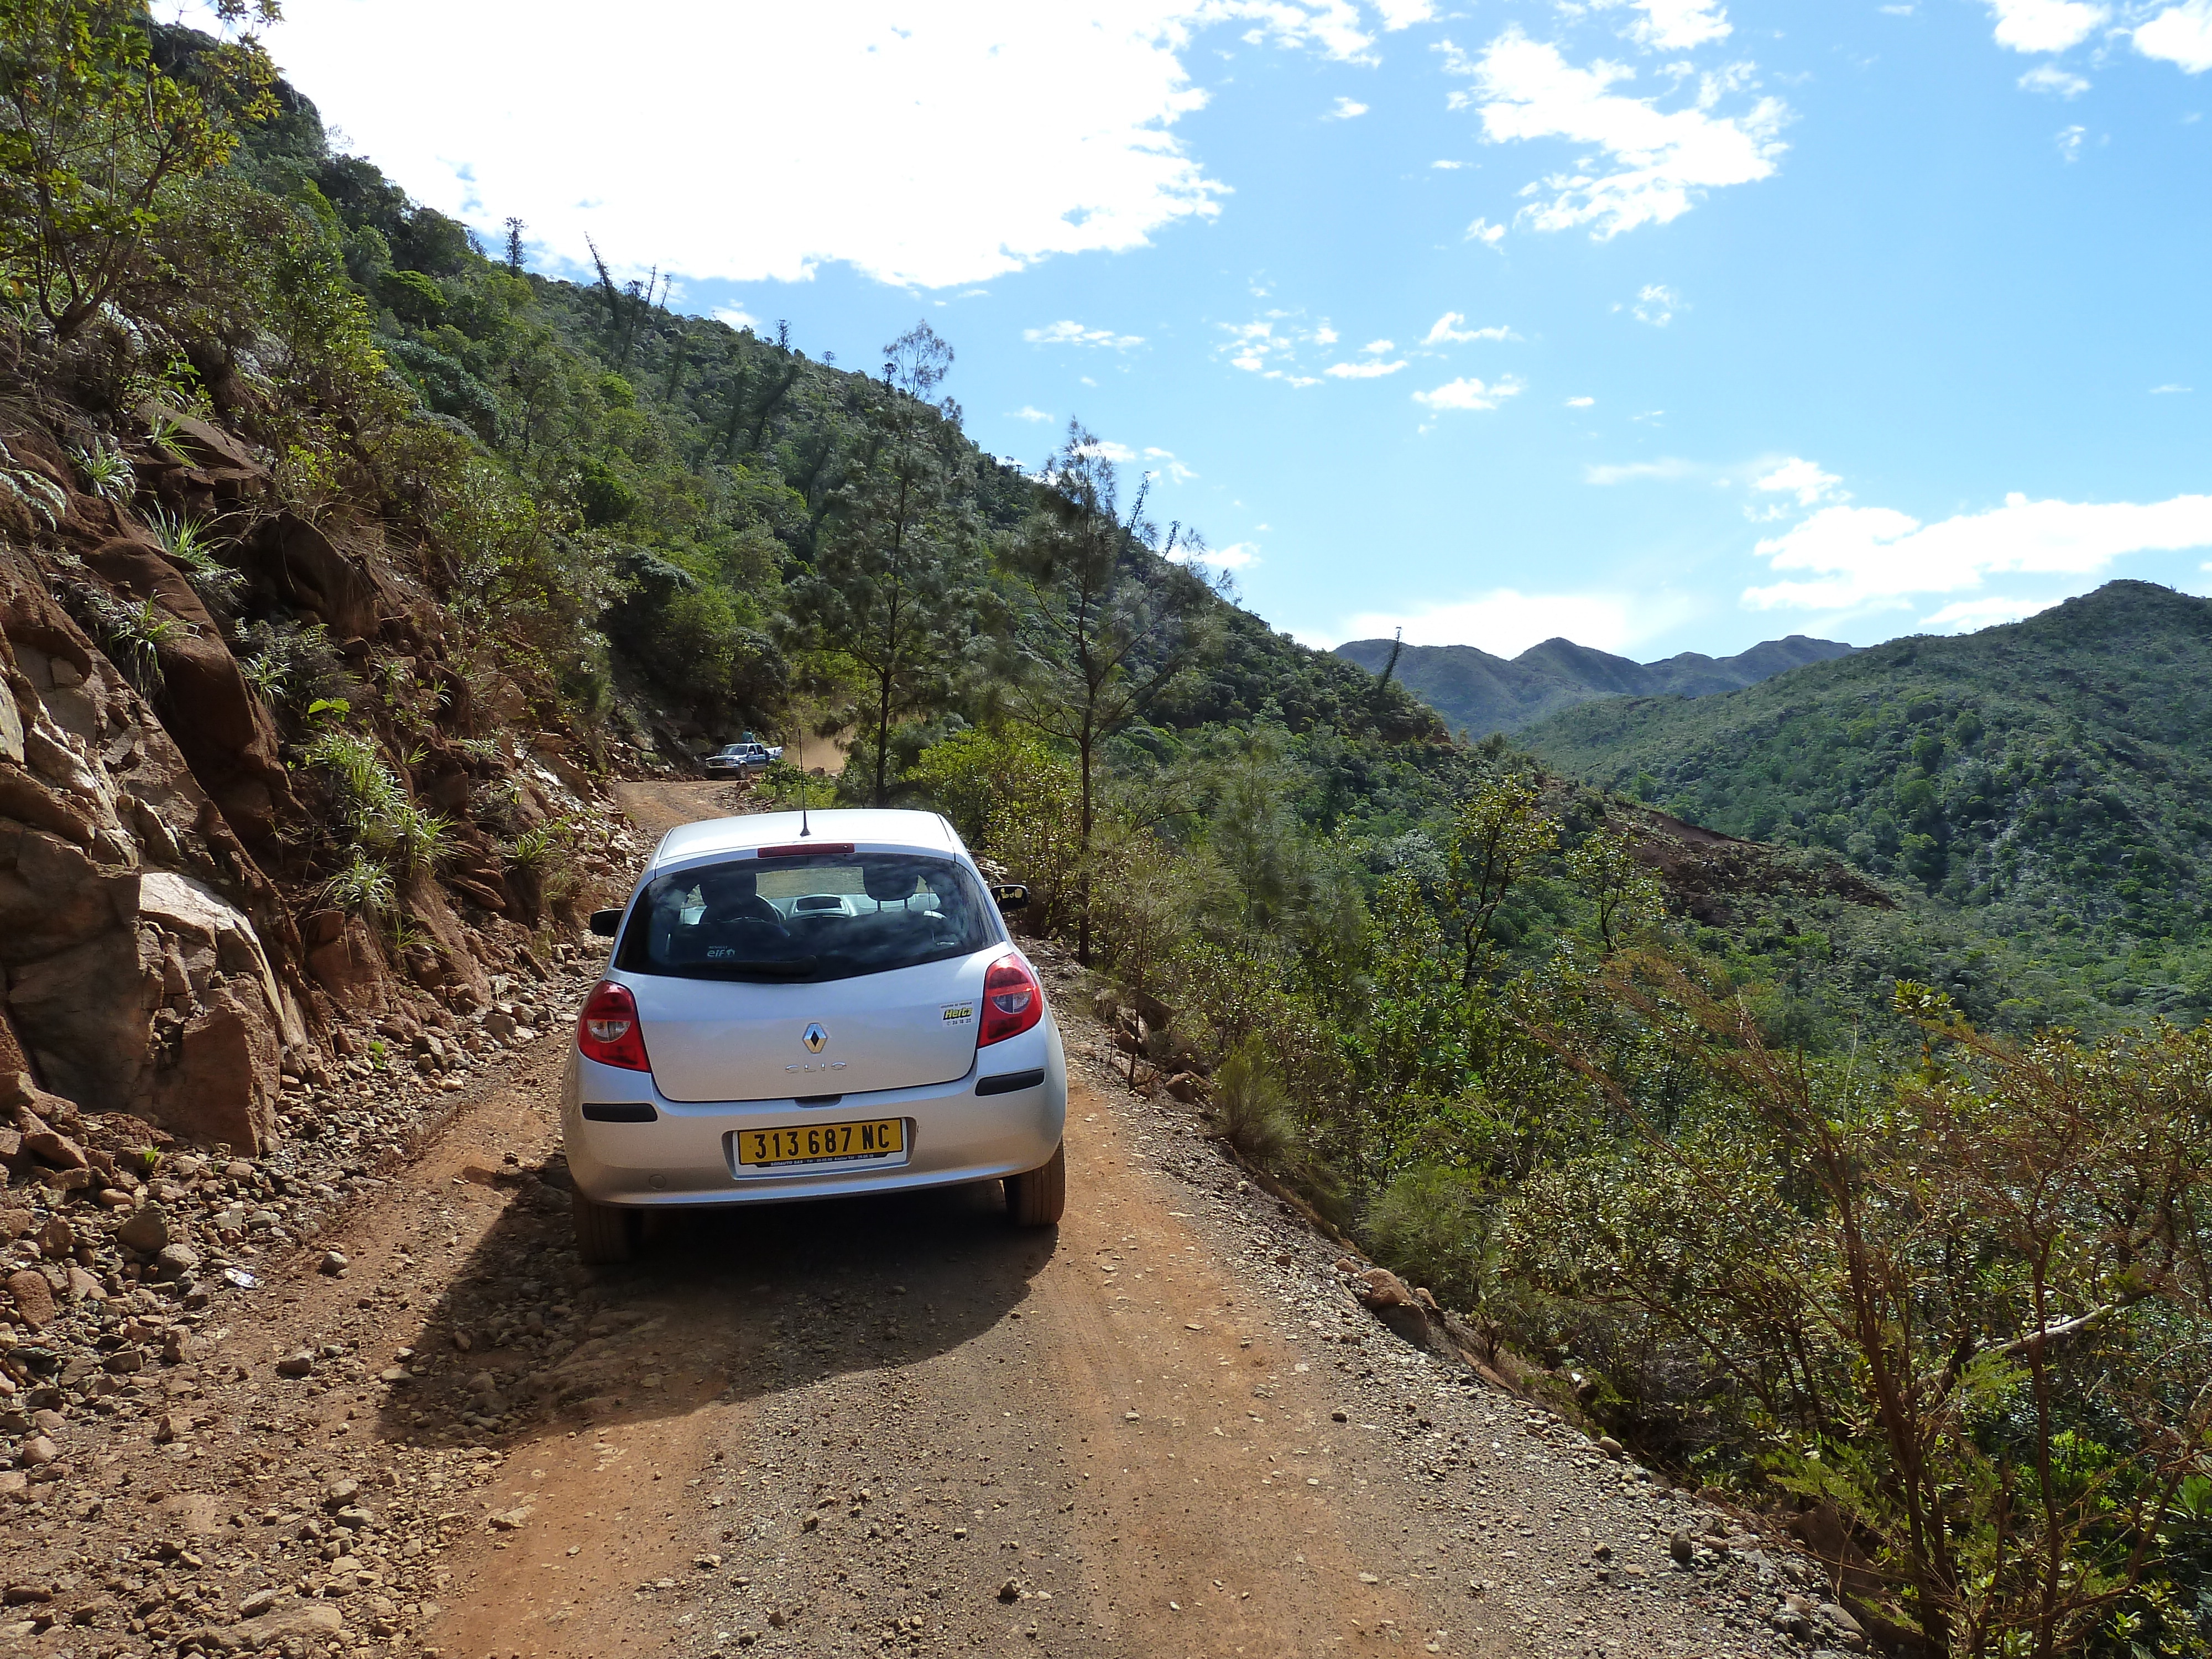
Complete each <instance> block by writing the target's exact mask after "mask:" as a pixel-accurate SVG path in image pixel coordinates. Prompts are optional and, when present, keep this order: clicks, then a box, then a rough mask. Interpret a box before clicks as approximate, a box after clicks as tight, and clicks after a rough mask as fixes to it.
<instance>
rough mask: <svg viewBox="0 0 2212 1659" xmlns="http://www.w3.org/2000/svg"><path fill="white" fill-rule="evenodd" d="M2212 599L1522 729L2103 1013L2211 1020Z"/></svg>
mask: <svg viewBox="0 0 2212 1659" xmlns="http://www.w3.org/2000/svg"><path fill="white" fill-rule="evenodd" d="M2207 732H2212V601H2207V600H2204V599H2193V598H2191V597H2189V596H2188V595H2185V594H2181V593H2176V592H2172V591H2171V590H2170V589H2166V588H2162V587H2157V586H2152V585H2150V584H2148V583H2146V582H2136V581H2116V582H2112V583H2108V584H2107V585H2106V586H2104V587H2101V588H2100V589H2099V590H2098V591H2097V592H2094V593H2093V594H2090V595H2088V596H2087V597H2086V598H2083V599H2069V600H2068V601H2067V602H2066V603H2065V604H2063V605H2059V606H2057V608H2055V609H2053V610H2051V611H2045V612H2044V613H2042V614H2041V615H2040V616H2038V617H2031V618H2030V619H2029V620H2027V621H2026V622H2023V623H2012V624H2009V625H2008V626H2005V627H2001V628H1991V629H1984V630H1982V631H1981V632H1979V633H1975V634H1969V635H1961V636H1959V637H1955V638H1915V639H1905V640H1895V641H1891V642H1890V643H1888V644H1887V645H1882V646H1877V647H1875V648H1874V649H1873V650H1871V651H1867V652H1863V653H1858V654H1857V655H1855V656H1852V657H1849V658H1845V659H1842V660H1840V661H1837V662H1831V663H1823V664H1820V665H1815V666H1812V667H1808V668H1802V669H1799V670H1797V671H1795V672H1793V673H1790V674H1789V675H1786V676H1784V677H1783V678H1778V679H1775V680H1771V681H1768V682H1766V683H1765V684H1759V685H1757V686H1753V687H1751V688H1749V689H1747V690H1741V691H1737V692H1734V693H1731V694H1729V695H1727V696H1719V697H1711V698H1705V699H1701V700H1699V701H1697V702H1682V701H1675V700H1635V701H1626V702H1605V703H1592V704H1589V705H1588V706H1585V707H1583V708H1576V709H1572V710H1570V711H1568V712H1566V713H1565V714H1559V715H1556V716H1554V717H1553V718H1552V719H1551V720H1547V721H1545V722H1544V723H1542V724H1541V725H1540V726H1536V727H1534V728H1533V729H1531V730H1530V731H1529V732H1527V733H1525V734H1524V740H1525V741H1526V742H1527V743H1528V744H1529V745H1530V747H1531V748H1532V749H1533V750H1534V751H1535V752H1536V753H1538V754H1540V755H1541V756H1542V757H1544V758H1545V759H1546V760H1547V762H1548V763H1551V764H1553V765H1554V766H1557V767H1558V768H1559V769H1560V770H1561V771H1563V772H1565V773H1567V774H1568V775H1571V776H1575V777H1579V778H1582V779H1584V780H1586V781H1589V782H1591V783H1594V784H1596V785H1599V786H1600V787H1607V788H1611V789H1617V790H1620V791H1621V792H1623V793H1627V794H1631V795H1633V796H1635V797H1637V798H1638V799H1644V800H1647V801H1650V802H1653V803H1655V804H1657V805H1663V806H1664V807H1665V808H1666V809H1667V810H1668V811H1670V812H1674V813H1677V814H1679V815H1680V816H1681V817H1687V818H1691V819H1692V820H1694V821H1695V822H1697V823H1702V824H1706V825H1709V826H1711V827H1712V828H1714V829H1723V830H1726V831H1728V832H1729V833H1730V834H1734V835H1740V836H1750V837H1753V838H1755V839H1759V840H1768V841H1775V842H1782V843H1784V844H1789V845H1796V846H1801V847H1808V848H1826V849H1828V850H1830V851H1832V852H1834V853H1837V854H1841V855H1842V856H1844V857H1845V858H1847V859H1849V860H1850V861H1851V862H1852V863H1853V864H1855V865H1857V866H1859V867H1860V868H1862V869H1863V870H1866V871H1868V872H1871V873H1874V874H1875V875H1878V876H1883V877H1887V878H1892V879H1894V880H1896V881H1899V882H1900V883H1903V884H1907V885H1908V886H1909V887H1911V888H1917V889H1918V890H1921V891H1923V892H1925V893H1928V894H1929V895H1931V896H1937V897H1940V898H1942V900H1944V901H1947V902H1948V904H1950V905H1951V906H1954V907H1956V908H1957V909H1958V911H1959V912H1960V915H1962V917H1963V918H1964V919H1965V921H1966V923H1967V925H1969V926H1971V927H1973V928H1974V929H1975V930H1977V931H1978V932H1982V933H1987V934H1990V935H1992V936H1994V937H1996V938H1997V939H2008V940H2011V941H2012V942H2013V943H2014V945H2015V948H2017V949H2018V950H2020V951H2022V952H2025V953H2027V955H2030V956H2033V957H2040V958H2042V959H2043V960H2045V961H2046V962H2048V963H2051V964H2052V965H2053V966H2054V967H2057V968H2060V969H2064V970H2065V971H2067V972H2069V974H2073V975H2078V976H2079V977H2080V978H2081V981H2082V982H2084V983H2085V984H2087V985H2088V986H2092V987H2094V988H2095V989H2096V991H2097V993H2098V994H2099V995H2100V997H2101V998H2103V999H2104V1000H2106V1001H2108V1002H2109V1003H2111V1004H2113V1005H2115V1006H2121V1007H2125V1008H2132V1009H2135V1010H2137V1011H2140V1012H2156V1013H2162V1014H2166V1015H2169V1016H2172V1017H2176V1018H2189V1019H2195V1018H2201V1017H2202V1016H2203V1013H2204V1012H2205V1011H2206V1010H2207V1009H2208V1008H2212V890H2207V888H2206V885H2205V872H2206V870H2207V868H2208V859H2212V750H2208V748H2207V745H2206V742H2205V738H2206V733H2207Z"/></svg>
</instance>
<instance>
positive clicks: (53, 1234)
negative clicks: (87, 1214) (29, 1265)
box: [39, 1215, 76, 1261]
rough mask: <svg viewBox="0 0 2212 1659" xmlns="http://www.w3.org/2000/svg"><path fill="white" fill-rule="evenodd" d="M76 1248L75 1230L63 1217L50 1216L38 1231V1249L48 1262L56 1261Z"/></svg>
mask: <svg viewBox="0 0 2212 1659" xmlns="http://www.w3.org/2000/svg"><path fill="white" fill-rule="evenodd" d="M39 1249H40V1253H41V1254H42V1255H45V1257H46V1260H47V1261H60V1260H61V1259H62V1258H63V1257H64V1256H65V1255H68V1254H69V1253H70V1251H71V1250H73V1249H76V1228H74V1227H72V1226H70V1225H69V1219H68V1218H67V1217H65V1216H58V1215H50V1216H48V1217H47V1218H46V1225H45V1226H43V1227H41V1228H40V1229H39Z"/></svg>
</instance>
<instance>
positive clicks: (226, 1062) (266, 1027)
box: [161, 985, 281, 1153]
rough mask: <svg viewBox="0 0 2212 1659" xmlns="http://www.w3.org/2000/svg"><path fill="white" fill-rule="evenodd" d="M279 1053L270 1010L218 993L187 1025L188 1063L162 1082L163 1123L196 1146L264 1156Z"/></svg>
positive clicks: (272, 1135) (271, 1135)
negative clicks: (219, 1145) (202, 1143)
mask: <svg viewBox="0 0 2212 1659" xmlns="http://www.w3.org/2000/svg"><path fill="white" fill-rule="evenodd" d="M258 1000H259V999H258V998H257V999H256V1001H258ZM278 1050H279V1045H278V1042H277V1033H276V1030H275V1023H274V1021H273V1020H272V1019H271V1018H270V1016H269V1015H268V1013H267V1012H266V1010H265V1009H263V1008H252V1007H249V1006H248V1005H247V1004H246V1001H245V1000H243V999H242V998H240V996H239V994H237V993H236V992H235V991H234V990H233V989H232V988H231V987H229V986H228V985H225V986H223V987H221V988H219V989H217V990H216V992H215V993H214V994H212V995H211V996H210V998H209V999H208V1006H207V1009H206V1011H205V1012H203V1013H202V1014H201V1015H200V1016H199V1018H197V1019H195V1020H193V1021H192V1022H191V1024H188V1025H186V1026H185V1038H184V1058H183V1060H182V1062H181V1063H180V1064H179V1066H177V1068H176V1070H175V1071H173V1072H172V1073H169V1075H168V1076H167V1077H166V1078H165V1079H163V1080H162V1089H161V1116H162V1120H163V1121H165V1122H167V1124H168V1125H169V1126H170V1127H172V1128H173V1129H175V1130H176V1131H177V1132H178V1133H180V1134H185V1135H188V1136H190V1137H191V1138H192V1139H196V1140H205V1141H212V1142H217V1143H222V1144H227V1145H228V1146H235V1147H238V1148H240V1149H241V1150H245V1151H250V1152H256V1153H258V1152H265V1151H267V1150H268V1148H269V1147H270V1145H272V1144H273V1143H274V1141H275V1139H276V1094H277V1091H278V1089H279V1087H280V1086H281V1085H279V1083H278V1080H277V1079H278V1073H277V1055H278Z"/></svg>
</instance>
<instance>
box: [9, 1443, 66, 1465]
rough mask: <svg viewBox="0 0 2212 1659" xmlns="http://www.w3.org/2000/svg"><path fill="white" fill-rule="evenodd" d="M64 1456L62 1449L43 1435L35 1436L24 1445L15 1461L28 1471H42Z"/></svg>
mask: <svg viewBox="0 0 2212 1659" xmlns="http://www.w3.org/2000/svg"><path fill="white" fill-rule="evenodd" d="M60 1455H62V1452H61V1448H60V1447H58V1446H57V1445H56V1444H54V1443H53V1442H52V1441H51V1440H49V1439H47V1438H46V1436H44V1435H43V1434H34V1435H33V1436H32V1437H30V1438H29V1439H28V1440H26V1441H25V1442H24V1443H23V1449H22V1450H21V1451H20V1452H18V1453H16V1455H15V1461H16V1462H19V1463H21V1465H22V1466H23V1467H24V1468H27V1469H42V1468H46V1465H47V1464H49V1463H51V1462H53V1461H54V1459H56V1458H57V1457H59V1456H60Z"/></svg>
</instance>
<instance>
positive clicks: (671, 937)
mask: <svg viewBox="0 0 2212 1659" xmlns="http://www.w3.org/2000/svg"><path fill="white" fill-rule="evenodd" d="M996 937H997V934H996V932H995V930H994V928H993V927H992V925H991V921H990V910H989V907H988V905H987V902H985V900H984V898H983V896H982V893H981V890H979V889H978V888H977V886H976V884H975V878H973V877H972V876H970V875H969V873H968V872H967V871H966V870H964V869H963V868H962V867H961V866H959V865H957V864H955V863H953V862H951V860H947V859H937V858H929V857H927V856H924V855H922V854H914V853H858V854H855V853H833V854H809V855H807V856H805V857H800V858H766V859H732V860H730V861H729V862H727V863H726V864H710V865H701V866H694V867H693V868H691V869H688V870H678V871H672V872H669V873H668V874H666V875H662V876H656V877H654V878H653V880H652V881H651V882H650V883H648V884H647V886H646V890H645V891H644V893H643V894H642V895H641V896H640V897H639V899H638V901H637V902H636V903H635V905H634V906H632V907H631V909H630V915H629V926H628V927H625V928H623V937H622V943H621V945H619V946H617V949H616V952H615V962H616V965H617V967H619V968H621V969H623V971H624V972H626V973H636V974H665V975H671V976H673V977H677V978H682V979H732V980H775V981H817V980H828V979H849V978H852V977H853V976H854V975H859V974H880V973H886V972H889V971H890V969H895V968H912V967H915V966H916V965H917V964H919V963H925V962H941V961H943V960H944V959H945V958H946V957H957V956H965V955H967V954H968V953H969V952H970V951H980V950H981V949H982V948H983V947H984V946H985V945H989V944H990V943H992V942H993V940H994V939H995V938H996Z"/></svg>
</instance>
